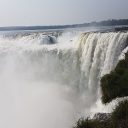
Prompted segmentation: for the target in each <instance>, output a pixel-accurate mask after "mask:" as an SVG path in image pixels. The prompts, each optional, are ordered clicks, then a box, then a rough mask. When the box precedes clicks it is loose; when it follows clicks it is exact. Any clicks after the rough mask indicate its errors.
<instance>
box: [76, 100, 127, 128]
mask: <svg viewBox="0 0 128 128" xmlns="http://www.w3.org/2000/svg"><path fill="white" fill-rule="evenodd" d="M74 128H128V100H126V101H122V102H120V103H119V104H118V105H117V107H116V108H115V109H114V111H113V112H112V113H111V116H110V118H109V120H104V121H100V120H97V119H89V118H87V119H83V118H82V119H79V120H78V121H77V123H76V126H75V127H74Z"/></svg>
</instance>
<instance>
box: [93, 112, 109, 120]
mask: <svg viewBox="0 0 128 128" xmlns="http://www.w3.org/2000/svg"><path fill="white" fill-rule="evenodd" d="M110 117H111V114H110V113H96V114H95V115H94V117H93V119H94V120H99V121H107V120H109V119H110Z"/></svg>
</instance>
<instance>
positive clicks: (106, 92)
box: [101, 53, 128, 103]
mask: <svg viewBox="0 0 128 128" xmlns="http://www.w3.org/2000/svg"><path fill="white" fill-rule="evenodd" d="M101 90H102V102H103V103H108V102H110V101H112V100H113V99H114V98H117V97H124V96H128V53H126V54H125V59H124V60H121V61H120V62H119V63H118V64H117V66H116V68H115V70H113V71H112V72H111V73H110V74H107V75H105V76H104V77H103V78H102V79H101Z"/></svg>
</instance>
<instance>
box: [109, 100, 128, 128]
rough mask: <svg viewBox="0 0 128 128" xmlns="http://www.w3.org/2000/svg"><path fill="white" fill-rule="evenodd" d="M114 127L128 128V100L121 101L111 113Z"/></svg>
mask: <svg viewBox="0 0 128 128" xmlns="http://www.w3.org/2000/svg"><path fill="white" fill-rule="evenodd" d="M111 120H112V124H113V128H128V100H125V101H122V102H120V103H119V104H118V105H117V107H116V108H115V109H114V111H113V112H112V115H111Z"/></svg>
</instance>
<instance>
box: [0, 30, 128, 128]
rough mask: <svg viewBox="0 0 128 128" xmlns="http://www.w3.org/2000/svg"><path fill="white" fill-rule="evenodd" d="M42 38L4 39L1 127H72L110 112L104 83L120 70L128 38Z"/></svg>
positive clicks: (0, 51)
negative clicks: (102, 99) (104, 98)
mask: <svg viewBox="0 0 128 128" xmlns="http://www.w3.org/2000/svg"><path fill="white" fill-rule="evenodd" d="M41 37H42V35H41V34H32V35H27V36H18V37H17V38H4V37H2V36H1V38H0V127H1V128H43V127H45V128H60V127H61V128H71V127H72V126H73V123H74V122H75V121H76V120H77V119H78V118H79V117H81V116H87V115H89V114H91V113H93V112H99V111H101V112H102V111H107V110H106V109H104V106H103V105H102V104H101V103H99V99H100V96H101V95H100V85H99V84H100V83H99V82H100V78H101V77H102V76H103V75H104V74H106V73H109V72H110V71H111V70H112V69H113V68H114V67H115V66H116V64H117V62H118V58H119V56H120V55H121V53H122V51H123V50H124V49H125V48H126V46H127V43H128V42H126V41H127V39H128V33H124V32H118V33H116V32H109V33H87V34H81V35H80V36H79V39H77V37H78V35H77V36H76V34H64V35H62V36H61V37H59V38H58V39H57V41H56V44H50V43H49V42H48V41H49V38H48V37H47V36H46V38H45V36H43V37H42V38H41ZM42 39H43V41H42ZM54 39H55V38H54Z"/></svg>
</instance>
